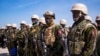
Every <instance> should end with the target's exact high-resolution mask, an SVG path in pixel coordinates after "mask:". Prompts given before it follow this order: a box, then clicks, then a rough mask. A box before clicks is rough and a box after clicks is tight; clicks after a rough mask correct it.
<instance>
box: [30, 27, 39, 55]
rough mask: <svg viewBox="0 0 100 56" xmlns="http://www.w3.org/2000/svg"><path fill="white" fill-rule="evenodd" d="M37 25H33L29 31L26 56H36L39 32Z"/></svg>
mask: <svg viewBox="0 0 100 56" xmlns="http://www.w3.org/2000/svg"><path fill="white" fill-rule="evenodd" d="M39 30H40V29H39V26H38V25H35V26H32V28H31V29H30V31H29V38H28V48H29V50H28V56H33V55H34V56H38V52H37V51H38V50H37V49H38V48H37V39H38V34H39Z"/></svg>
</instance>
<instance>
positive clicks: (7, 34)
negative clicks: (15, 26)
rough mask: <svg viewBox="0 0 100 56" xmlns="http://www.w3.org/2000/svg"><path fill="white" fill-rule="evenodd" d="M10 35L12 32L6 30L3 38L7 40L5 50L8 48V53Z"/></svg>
mask: <svg viewBox="0 0 100 56" xmlns="http://www.w3.org/2000/svg"><path fill="white" fill-rule="evenodd" d="M11 33H12V30H6V32H5V36H6V38H7V48H8V51H9V52H10V38H11Z"/></svg>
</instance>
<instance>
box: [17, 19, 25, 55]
mask: <svg viewBox="0 0 100 56" xmlns="http://www.w3.org/2000/svg"><path fill="white" fill-rule="evenodd" d="M20 28H21V29H20V30H19V32H18V33H17V41H18V55H19V56H25V55H24V54H26V53H25V39H26V38H27V29H26V22H25V21H21V23H20Z"/></svg>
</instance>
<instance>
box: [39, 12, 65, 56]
mask: <svg viewBox="0 0 100 56" xmlns="http://www.w3.org/2000/svg"><path fill="white" fill-rule="evenodd" d="M43 16H44V17H45V22H46V25H45V26H44V27H43V28H42V29H41V31H40V33H41V34H40V36H41V37H40V38H41V39H42V50H43V51H42V56H62V55H63V51H64V50H63V46H62V44H61V43H60V40H61V37H60V36H59V35H60V34H61V32H60V31H59V30H58V29H59V26H58V25H56V24H55V23H54V19H55V14H54V13H53V12H52V11H47V12H45V13H44V15H43Z"/></svg>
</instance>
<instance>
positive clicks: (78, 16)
mask: <svg viewBox="0 0 100 56" xmlns="http://www.w3.org/2000/svg"><path fill="white" fill-rule="evenodd" d="M72 14H73V20H74V21H78V20H79V18H80V17H81V12H80V11H77V10H74V11H72Z"/></svg>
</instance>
